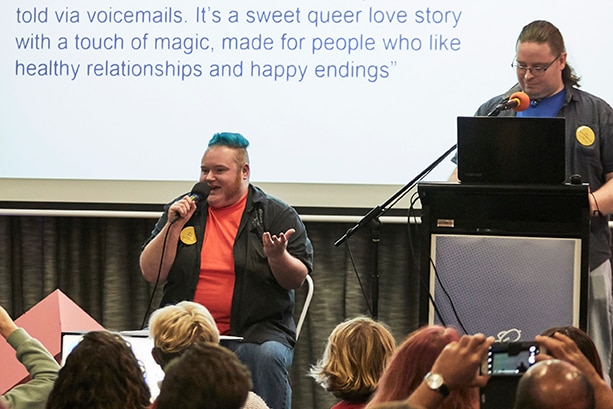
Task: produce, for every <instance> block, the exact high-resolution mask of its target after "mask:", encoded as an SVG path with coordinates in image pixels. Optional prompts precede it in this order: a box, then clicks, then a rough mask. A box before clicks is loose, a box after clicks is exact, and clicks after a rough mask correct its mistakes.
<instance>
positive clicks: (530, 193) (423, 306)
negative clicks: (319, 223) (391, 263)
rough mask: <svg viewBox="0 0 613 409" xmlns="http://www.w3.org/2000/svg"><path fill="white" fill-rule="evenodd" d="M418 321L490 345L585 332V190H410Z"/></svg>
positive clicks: (450, 186)
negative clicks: (416, 202)
mask: <svg viewBox="0 0 613 409" xmlns="http://www.w3.org/2000/svg"><path fill="white" fill-rule="evenodd" d="M418 192H419V194H420V199H421V202H422V230H421V239H422V241H421V243H422V246H421V247H422V249H421V253H420V255H421V260H420V261H421V275H422V277H421V278H422V283H423V284H424V285H422V290H421V295H420V321H421V323H422V324H434V323H438V324H445V325H451V326H454V327H455V328H457V329H458V330H459V331H462V330H463V329H465V330H466V332H468V333H477V332H481V333H484V334H486V335H488V336H494V337H495V338H496V340H497V341H519V340H532V339H534V336H535V335H537V334H539V333H541V332H542V331H543V330H545V329H547V328H550V327H552V326H558V325H573V326H576V327H579V328H582V329H584V330H585V329H586V326H587V280H588V252H589V202H588V198H587V195H588V193H587V186H585V185H559V186H557V185H556V186H549V185H547V186H541V185H526V186H516V185H513V186H498V185H496V186H494V185H465V184H457V183H439V184H436V183H422V184H420V185H418Z"/></svg>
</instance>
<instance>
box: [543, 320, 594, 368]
mask: <svg viewBox="0 0 613 409" xmlns="http://www.w3.org/2000/svg"><path fill="white" fill-rule="evenodd" d="M556 332H559V333H560V334H564V335H566V336H567V337H569V338H570V339H572V340H573V341H574V342H575V344H577V347H578V348H579V350H580V351H581V352H582V353H583V355H585V357H586V358H587V359H588V360H589V361H590V362H591V363H592V365H593V366H594V369H596V372H598V374H599V375H600V377H601V378H603V379H604V371H603V369H602V361H601V360H600V355H599V354H598V350H597V349H596V345H595V344H594V341H592V338H590V337H589V335H588V334H587V333H586V332H585V331H583V330H581V329H580V328H577V327H572V326H570V327H552V328H549V329H547V330H545V331H543V333H542V334H541V335H544V336H547V337H551V336H553V334H555V333H556Z"/></svg>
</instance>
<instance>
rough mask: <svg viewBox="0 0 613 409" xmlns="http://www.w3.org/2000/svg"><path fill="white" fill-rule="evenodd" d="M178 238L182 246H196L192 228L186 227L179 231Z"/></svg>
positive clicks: (194, 231)
mask: <svg viewBox="0 0 613 409" xmlns="http://www.w3.org/2000/svg"><path fill="white" fill-rule="evenodd" d="M179 238H180V239H181V241H182V242H183V244H187V245H188V246H191V245H192V244H196V230H195V229H194V226H187V227H185V228H184V229H183V230H181V234H180V235H179Z"/></svg>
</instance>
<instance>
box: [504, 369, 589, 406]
mask: <svg viewBox="0 0 613 409" xmlns="http://www.w3.org/2000/svg"><path fill="white" fill-rule="evenodd" d="M594 404H595V403H594V389H593V388H592V385H591V384H590V383H589V381H588V380H587V379H586V378H585V376H583V374H582V373H581V372H580V371H579V370H578V369H577V368H575V367H574V366H573V365H572V364H570V363H568V362H565V361H560V360H557V359H550V360H546V361H541V362H537V363H536V364H534V365H532V366H531V367H530V368H529V369H528V370H527V371H526V373H525V374H524V375H523V376H522V377H521V379H520V380H519V384H518V386H517V393H516V397H515V406H514V409H558V408H565V409H594Z"/></svg>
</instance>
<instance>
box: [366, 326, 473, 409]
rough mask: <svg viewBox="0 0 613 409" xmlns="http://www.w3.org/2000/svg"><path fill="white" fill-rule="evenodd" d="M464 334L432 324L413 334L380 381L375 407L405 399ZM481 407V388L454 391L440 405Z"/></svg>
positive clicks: (461, 408)
mask: <svg viewBox="0 0 613 409" xmlns="http://www.w3.org/2000/svg"><path fill="white" fill-rule="evenodd" d="M459 339H460V334H459V333H458V332H457V331H456V330H455V329H453V328H445V327H443V326H440V325H430V326H424V327H421V328H419V329H418V330H416V331H414V332H412V333H411V334H409V336H408V337H407V338H406V339H405V340H404V342H403V343H402V344H400V346H399V347H398V348H397V349H396V352H395V353H394V356H393V357H392V359H391V361H390V362H389V364H388V366H387V368H386V369H385V372H384V373H383V375H382V376H381V379H380V380H379V386H378V387H377V391H376V392H375V394H374V395H373V398H372V400H371V401H370V402H369V404H368V406H367V408H370V407H371V405H372V404H375V403H381V402H390V401H398V400H404V399H406V398H408V397H409V395H410V394H411V393H413V391H415V389H417V387H418V386H419V384H421V382H422V381H423V379H424V376H426V374H427V373H428V372H429V371H430V369H431V368H432V365H433V364H434V361H435V360H436V358H437V357H438V356H439V354H440V353H441V351H442V350H443V348H445V346H446V345H447V344H449V343H451V342H454V341H458V340H459ZM478 407H479V392H478V389H477V388H467V389H462V390H455V391H451V393H450V394H449V397H448V398H446V399H445V400H444V401H443V403H442V404H441V405H440V406H439V408H440V409H447V408H454V409H469V408H471V409H473V408H478Z"/></svg>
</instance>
